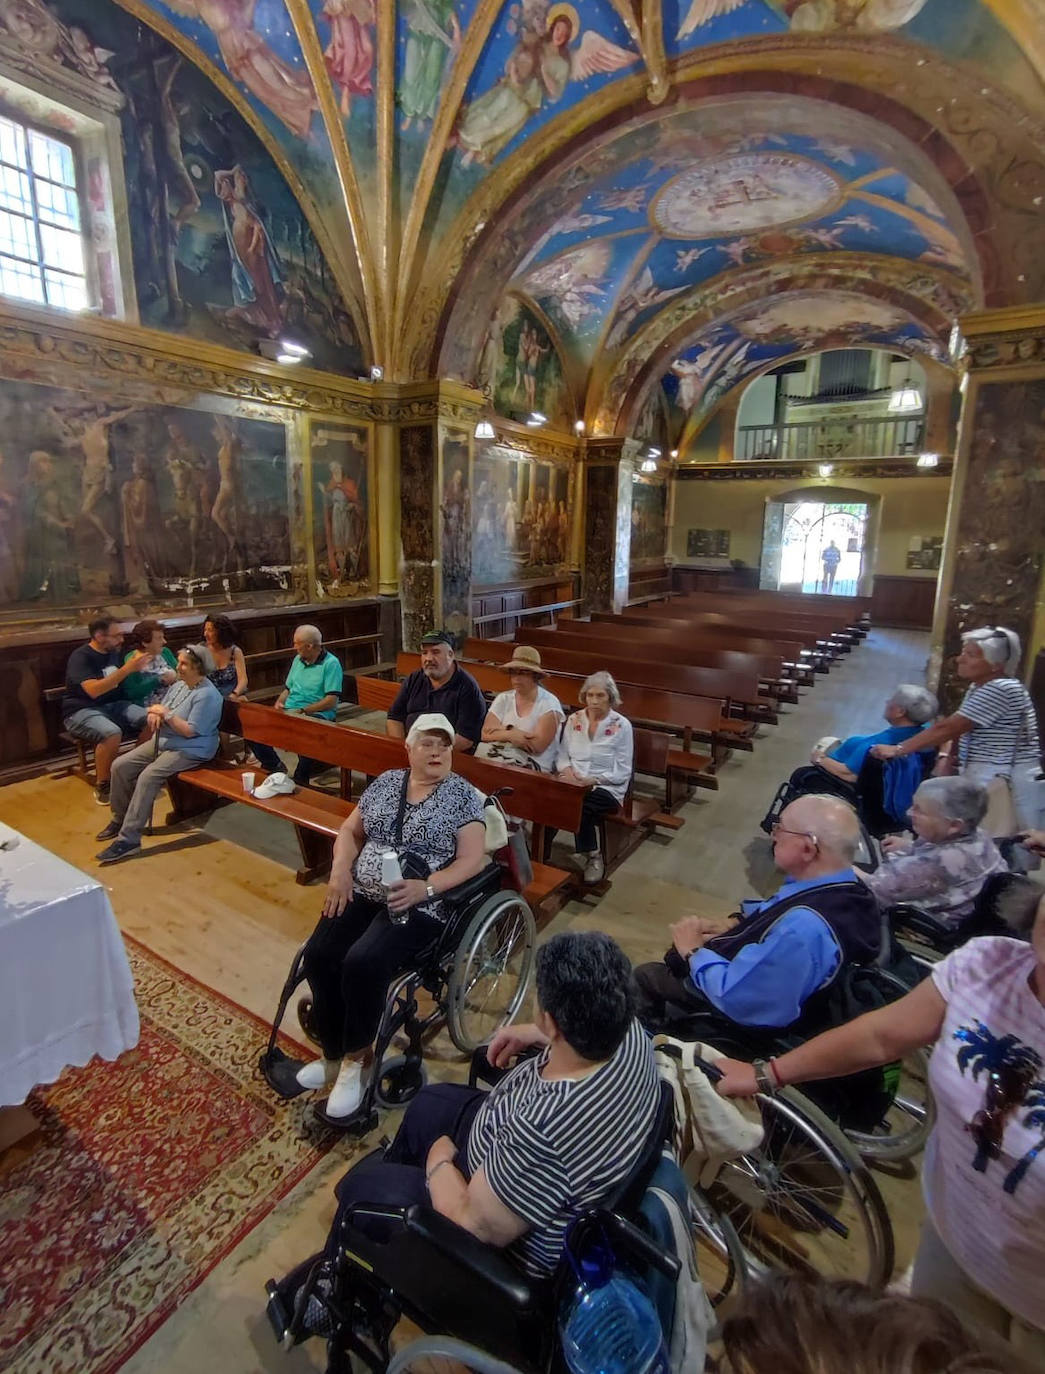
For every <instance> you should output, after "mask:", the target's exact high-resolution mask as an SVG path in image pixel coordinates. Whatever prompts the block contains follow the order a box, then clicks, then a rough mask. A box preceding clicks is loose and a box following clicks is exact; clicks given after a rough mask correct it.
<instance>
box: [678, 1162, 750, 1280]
mask: <svg viewBox="0 0 1045 1374" xmlns="http://www.w3.org/2000/svg"><path fill="white" fill-rule="evenodd" d="M689 1218H690V1227H691V1229H692V1231H693V1245H694V1249H695V1250H696V1254H697V1272H698V1273H699V1274H700V1281H701V1283H702V1284H703V1285H704V1292H705V1293H707V1295H708V1301H709V1302H710V1303H711V1305H712V1307H718V1305H719V1303H722V1302H724V1301H725V1300H726V1298H728V1297H729V1295H730V1294H731V1293H742V1292H743V1291H744V1286H745V1284H746V1283H747V1280H748V1265H747V1256H746V1255H745V1253H744V1247H743V1246H742V1245H741V1243H740V1237H739V1236H738V1235H737V1232H736V1228H735V1227H734V1225H733V1223H732V1222H731V1221H730V1219H729V1217H727V1216H725V1215H724V1214H723V1213H722V1212H720V1211H718V1210H717V1208H716V1207H715V1205H714V1204H713V1203H712V1201H711V1199H710V1198H709V1197H708V1195H707V1194H706V1193H705V1192H703V1191H702V1190H701V1189H700V1188H690V1190H689Z"/></svg>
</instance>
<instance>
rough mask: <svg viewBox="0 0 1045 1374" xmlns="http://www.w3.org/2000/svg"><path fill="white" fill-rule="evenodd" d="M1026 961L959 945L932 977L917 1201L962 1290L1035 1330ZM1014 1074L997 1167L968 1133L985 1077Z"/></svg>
mask: <svg viewBox="0 0 1045 1374" xmlns="http://www.w3.org/2000/svg"><path fill="white" fill-rule="evenodd" d="M1035 962H1036V958H1035V954H1034V950H1033V949H1032V948H1031V946H1030V945H1028V944H1025V943H1024V942H1023V941H1021V940H1012V939H1008V938H1005V937H996V938H994V937H992V938H989V939H981V940H970V941H969V943H968V944H966V945H963V946H962V947H961V949H958V950H956V951H955V952H954V953H953V954H950V955H948V957H947V958H946V959H944V960H942V961H941V962H940V963H939V964H937V965H936V967H935V968H934V969H933V972H932V979H933V982H934V983H935V985H936V987H937V990H938V991H939V992H940V994H941V996H942V997H943V998H944V1000H945V1001H946V1003H947V1010H946V1013H945V1015H944V1023H943V1030H942V1032H941V1035H940V1039H939V1040H938V1042H937V1044H936V1047H935V1049H934V1050H933V1053H932V1059H931V1062H930V1072H929V1080H930V1083H931V1086H932V1091H933V1096H934V1097H935V1099H936V1110H937V1122H936V1129H935V1130H934V1131H933V1133H932V1136H931V1137H930V1139H929V1143H928V1145H927V1146H926V1151H925V1164H924V1167H923V1169H922V1182H923V1186H924V1188H925V1201H926V1206H927V1208H928V1211H929V1216H930V1217H931V1219H932V1223H933V1225H934V1226H935V1227H936V1230H937V1232H938V1233H939V1235H940V1238H941V1240H942V1241H943V1243H944V1245H945V1246H946V1247H947V1249H948V1250H949V1251H950V1253H951V1255H952V1256H953V1257H954V1259H955V1260H956V1261H957V1263H958V1264H959V1265H960V1266H961V1268H962V1269H963V1270H964V1272H965V1273H966V1274H967V1275H968V1277H969V1279H970V1280H971V1281H972V1282H973V1283H974V1284H975V1285H976V1286H977V1287H978V1288H982V1289H983V1290H984V1292H986V1293H988V1294H989V1295H990V1296H991V1297H992V1298H994V1299H995V1300H996V1301H997V1302H999V1303H1001V1305H1002V1306H1003V1307H1004V1308H1006V1309H1007V1310H1008V1311H1009V1312H1012V1313H1014V1314H1015V1315H1016V1316H1018V1317H1020V1318H1022V1320H1023V1321H1025V1322H1028V1323H1029V1324H1030V1325H1031V1326H1033V1327H1038V1328H1040V1329H1043V1330H1045V1006H1043V1005H1042V1004H1041V1002H1039V1001H1038V999H1037V997H1036V996H1035V995H1034V992H1033V991H1032V990H1031V987H1030V985H1029V983H1028V978H1029V977H1030V974H1031V972H1032V970H1033V969H1034V966H1035ZM999 1069H1004V1070H1005V1072H1006V1074H1011V1073H1013V1072H1016V1073H1020V1072H1022V1073H1024V1074H1025V1075H1026V1081H1027V1087H1026V1091H1025V1092H1024V1094H1023V1099H1022V1102H1020V1103H1019V1105H1017V1106H1015V1107H1013V1108H1012V1109H1011V1110H1010V1111H1009V1112H1007V1113H1006V1114H1005V1115H1004V1117H1003V1122H1004V1132H1003V1134H1002V1139H1001V1147H1000V1150H999V1151H998V1153H997V1155H996V1156H993V1155H992V1154H991V1153H990V1152H989V1151H988V1150H986V1149H984V1148H983V1147H982V1146H981V1145H980V1144H979V1143H978V1141H977V1138H976V1136H975V1135H974V1134H973V1133H972V1132H971V1131H970V1130H969V1129H968V1123H969V1122H971V1121H972V1120H973V1118H974V1117H975V1116H976V1114H977V1112H982V1111H983V1109H984V1107H985V1105H986V1092H987V1085H988V1081H989V1075H990V1073H991V1071H992V1070H995V1071H997V1070H999Z"/></svg>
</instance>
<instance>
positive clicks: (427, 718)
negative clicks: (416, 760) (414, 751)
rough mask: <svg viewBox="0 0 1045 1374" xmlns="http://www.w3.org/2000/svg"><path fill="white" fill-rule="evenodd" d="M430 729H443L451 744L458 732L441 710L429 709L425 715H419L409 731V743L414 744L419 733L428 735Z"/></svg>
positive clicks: (407, 737) (407, 740)
mask: <svg viewBox="0 0 1045 1374" xmlns="http://www.w3.org/2000/svg"><path fill="white" fill-rule="evenodd" d="M430 730H440V731H442V733H443V734H444V735H445V736H446V738H447V739H448V740H449V741H450V743H451V745H452V744H453V742H454V735H455V734H456V733H457V732H456V731H455V730H454V727H453V726H452V725H451V724H450V722H449V721H448V720H447V718H446V717H445V716H444V715H442V714H441V713H440V712H439V711H427V712H425V714H424V715H422V716H418V717H417V719H416V720H415V721H414V723H413V725H411V727H410V729H409V730H408V731H407V735H406V742H407V744H413V742H414V740H415V739H417V737H418V735H427V734H428V732H429V731H430Z"/></svg>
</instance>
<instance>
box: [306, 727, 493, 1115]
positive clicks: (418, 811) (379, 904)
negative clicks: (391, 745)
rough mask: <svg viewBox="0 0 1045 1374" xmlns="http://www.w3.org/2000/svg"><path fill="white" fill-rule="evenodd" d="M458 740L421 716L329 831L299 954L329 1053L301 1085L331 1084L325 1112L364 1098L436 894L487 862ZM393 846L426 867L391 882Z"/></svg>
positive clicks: (438, 908) (428, 940)
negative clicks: (318, 894)
mask: <svg viewBox="0 0 1045 1374" xmlns="http://www.w3.org/2000/svg"><path fill="white" fill-rule="evenodd" d="M453 741H454V727H453V726H452V725H451V724H450V722H449V721H448V720H447V718H446V717H445V716H443V715H438V714H436V713H428V714H424V715H420V716H418V718H417V719H416V720H415V721H414V723H413V725H412V726H411V727H410V731H409V733H408V734H407V737H406V753H407V758H408V760H409V767H408V768H394V769H391V770H389V772H387V773H382V774H381V776H380V777H379V778H375V779H374V781H373V782H372V783H371V784H370V786H369V787H368V788H367V789H366V791H365V792H364V793H363V795H362V796H361V797H360V799H359V805H358V806H357V807H356V809H355V810H354V811H353V812H352V814H351V816H349V817H348V819H347V820H346V821H345V823H344V824H343V825H342V827H341V829H340V831H339V832H338V836H337V839H336V840H335V841H334V860H333V864H332V865H331V869H330V881H329V883H328V885H327V894H326V900H325V901H324V903H323V915H322V917H321V918H320V921H319V924H318V925H317V926H316V928H315V930H314V931H313V932H312V935H311V936H310V937H309V941H308V944H307V945H306V946H305V953H304V958H305V976H306V977H307V979H308V981H309V984H310V986H311V988H312V999H313V1000H312V1018H313V1024H314V1026H315V1029H316V1032H317V1034H318V1038H319V1041H320V1044H321V1046H322V1049H323V1057H322V1058H321V1059H317V1060H315V1061H314V1062H312V1063H311V1064H305V1065H304V1066H303V1067H302V1068H301V1069H300V1070H299V1071H298V1082H299V1083H300V1084H301V1086H302V1087H303V1088H314V1089H321V1088H327V1087H329V1088H330V1089H331V1091H330V1096H329V1097H328V1098H327V1102H326V1108H325V1115H326V1116H327V1117H328V1118H329V1117H333V1118H335V1119H336V1118H340V1117H348V1116H351V1114H352V1113H353V1112H354V1111H355V1110H356V1108H357V1107H358V1106H359V1103H360V1101H361V1099H362V1096H363V1089H364V1085H365V1074H366V1071H367V1070H368V1068H369V1067H370V1064H371V1063H372V1062H373V1057H374V1056H373V1040H374V1036H375V1035H376V1033H377V1028H378V1026H379V1024H380V1022H381V1013H382V1010H383V1008H384V1005H385V998H386V996H387V992H388V985H389V983H390V982H391V980H392V979H393V978H394V977H395V976H396V974H397V973H401V972H403V971H405V970H406V969H408V968H410V967H412V966H413V964H414V963H415V962H416V960H417V957H418V955H419V954H420V953H421V952H422V951H423V950H424V949H426V948H427V947H428V946H429V945H430V944H432V943H433V941H434V940H435V939H436V938H437V937H438V935H439V932H440V928H441V926H442V923H443V922H444V921H445V919H446V914H447V913H446V909H445V904H444V903H443V902H442V901H440V894H441V893H444V892H446V891H448V890H449V889H450V888H453V887H457V886H458V884H460V883H463V882H464V881H465V880H466V879H468V878H471V877H474V875H475V874H476V873H478V872H479V871H480V869H481V868H482V867H483V865H484V863H485V862H486V856H485V853H484V848H483V839H484V824H483V808H482V801H481V798H480V796H479V793H478V792H477V791H476V789H475V788H474V787H473V786H472V785H471V783H469V782H466V781H465V779H464V778H462V777H459V776H458V775H457V774H455V773H454V772H453V771H452V767H453ZM389 850H394V851H395V852H396V854H397V855H398V857H399V861H400V865H401V867H402V868H403V869H405V870H407V871H413V872H418V871H419V872H422V873H423V874H424V876H423V877H404V878H402V879H400V880H399V881H397V882H393V883H391V884H389V885H387V886H386V885H385V882H384V880H383V877H382V859H383V857H384V855H386V854H387V853H388V851H389Z"/></svg>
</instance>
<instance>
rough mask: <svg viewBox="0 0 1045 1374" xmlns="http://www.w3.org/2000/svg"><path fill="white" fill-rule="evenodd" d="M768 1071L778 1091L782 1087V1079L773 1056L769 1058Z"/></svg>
mask: <svg viewBox="0 0 1045 1374" xmlns="http://www.w3.org/2000/svg"><path fill="white" fill-rule="evenodd" d="M769 1072H770V1073H771V1074H772V1075H773V1081H774V1082H775V1083H776V1085H777V1090H778V1091H779V1090H780V1089H781V1088H782V1087H784V1080H783V1079H782V1078H781V1077H780V1070H779V1069H778V1068H777V1062H776V1058H775V1057H774V1058H773V1059H770V1060H769Z"/></svg>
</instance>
